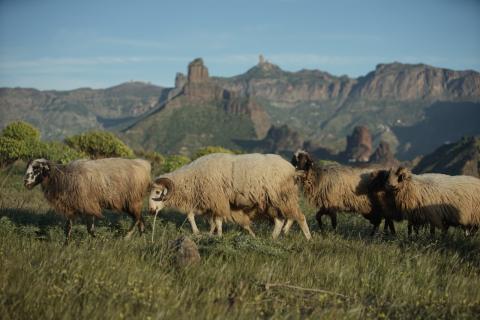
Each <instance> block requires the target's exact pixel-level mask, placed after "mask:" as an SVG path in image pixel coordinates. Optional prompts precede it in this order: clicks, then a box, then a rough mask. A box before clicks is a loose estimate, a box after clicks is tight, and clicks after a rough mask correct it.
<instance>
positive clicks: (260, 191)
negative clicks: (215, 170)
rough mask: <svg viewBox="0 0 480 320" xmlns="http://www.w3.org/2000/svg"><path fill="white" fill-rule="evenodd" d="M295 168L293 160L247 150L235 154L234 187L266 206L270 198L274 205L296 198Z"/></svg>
mask: <svg viewBox="0 0 480 320" xmlns="http://www.w3.org/2000/svg"><path fill="white" fill-rule="evenodd" d="M294 176H295V168H294V167H293V166H292V165H291V164H290V162H288V161H286V160H284V159H283V158H282V157H280V156H278V155H274V154H266V155H264V154H246V155H237V156H235V161H234V164H233V173H232V181H233V190H234V193H235V194H240V195H242V196H243V197H245V198H247V199H249V201H250V202H251V203H254V204H256V205H257V206H258V207H259V208H260V209H261V210H265V209H266V208H267V206H268V205H269V202H273V203H272V204H273V205H274V206H279V205H280V203H282V202H283V203H284V205H288V204H286V203H289V202H291V201H297V199H298V190H297V187H296V185H295V180H294Z"/></svg>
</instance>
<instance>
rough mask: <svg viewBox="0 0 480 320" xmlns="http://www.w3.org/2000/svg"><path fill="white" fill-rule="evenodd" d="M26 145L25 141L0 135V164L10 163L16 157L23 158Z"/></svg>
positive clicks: (25, 152) (16, 158)
mask: <svg viewBox="0 0 480 320" xmlns="http://www.w3.org/2000/svg"><path fill="white" fill-rule="evenodd" d="M26 155H27V145H26V143H25V141H21V140H15V139H13V138H10V137H4V136H0V164H1V165H2V166H5V165H8V164H11V163H13V162H15V161H16V160H18V159H25V158H26Z"/></svg>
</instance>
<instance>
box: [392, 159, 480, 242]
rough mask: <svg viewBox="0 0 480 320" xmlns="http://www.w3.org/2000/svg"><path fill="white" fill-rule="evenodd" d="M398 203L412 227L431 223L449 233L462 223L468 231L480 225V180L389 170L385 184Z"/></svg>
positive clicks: (396, 203)
mask: <svg viewBox="0 0 480 320" xmlns="http://www.w3.org/2000/svg"><path fill="white" fill-rule="evenodd" d="M385 188H386V190H390V191H391V192H392V193H393V196H394V199H395V205H396V207H397V208H398V209H399V210H400V212H401V213H402V214H404V215H405V217H406V218H407V219H408V221H409V223H410V224H412V225H413V226H418V225H422V224H429V225H430V226H432V227H436V228H439V229H442V231H443V232H444V233H446V232H447V229H448V227H449V226H461V227H462V228H463V229H464V230H465V231H466V232H468V231H474V230H475V229H476V228H478V226H480V179H478V178H475V177H470V176H448V175H445V174H433V173H431V174H421V175H415V174H412V173H411V172H410V170H408V169H406V168H403V167H400V168H398V169H396V170H390V172H389V174H388V179H387V182H386V184H385Z"/></svg>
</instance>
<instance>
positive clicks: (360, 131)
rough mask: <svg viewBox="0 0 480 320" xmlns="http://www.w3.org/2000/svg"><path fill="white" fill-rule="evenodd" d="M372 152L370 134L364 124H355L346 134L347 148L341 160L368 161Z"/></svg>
mask: <svg viewBox="0 0 480 320" xmlns="http://www.w3.org/2000/svg"><path fill="white" fill-rule="evenodd" d="M371 154H372V135H371V134H370V130H368V128H367V127H365V126H357V127H355V128H354V129H353V133H352V134H351V135H349V136H347V148H346V149H345V151H344V153H343V158H344V159H343V160H344V161H347V162H368V161H369V160H370V155H371Z"/></svg>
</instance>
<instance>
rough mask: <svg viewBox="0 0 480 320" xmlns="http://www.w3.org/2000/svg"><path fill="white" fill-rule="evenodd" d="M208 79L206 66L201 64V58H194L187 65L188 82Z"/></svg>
mask: <svg viewBox="0 0 480 320" xmlns="http://www.w3.org/2000/svg"><path fill="white" fill-rule="evenodd" d="M208 79H209V75H208V68H207V67H205V65H204V64H203V59H202V58H196V59H195V60H193V61H192V62H190V63H189V65H188V82H190V83H195V82H196V83H198V82H205V81H207V80H208Z"/></svg>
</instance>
